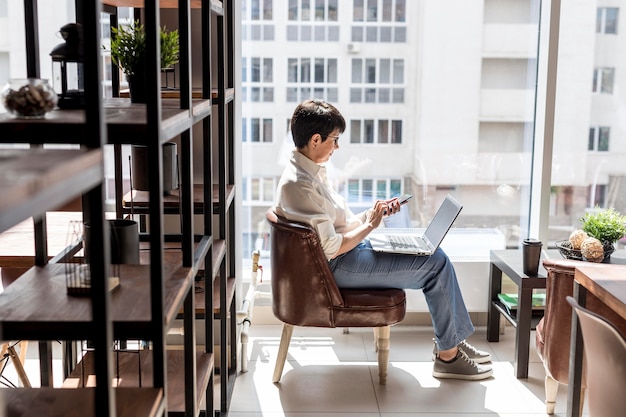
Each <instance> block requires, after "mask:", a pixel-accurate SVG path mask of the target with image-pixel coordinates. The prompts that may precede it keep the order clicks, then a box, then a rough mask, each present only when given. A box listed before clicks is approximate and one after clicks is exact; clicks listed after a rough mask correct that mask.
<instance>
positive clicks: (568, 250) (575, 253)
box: [555, 240, 615, 261]
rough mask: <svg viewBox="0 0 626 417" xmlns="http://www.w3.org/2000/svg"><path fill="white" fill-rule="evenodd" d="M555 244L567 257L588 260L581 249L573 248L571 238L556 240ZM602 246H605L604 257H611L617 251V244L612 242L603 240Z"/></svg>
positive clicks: (563, 255)
mask: <svg viewBox="0 0 626 417" xmlns="http://www.w3.org/2000/svg"><path fill="white" fill-rule="evenodd" d="M555 245H556V247H557V248H558V249H559V252H561V256H562V257H564V258H565V259H574V260H577V261H586V260H587V259H586V258H585V257H584V256H583V254H582V253H581V251H580V250H577V249H573V248H572V244H571V243H570V242H569V240H561V241H558V242H555ZM602 246H603V248H604V259H607V258H609V257H610V256H611V254H612V253H613V252H615V246H614V245H613V244H612V243H611V242H602Z"/></svg>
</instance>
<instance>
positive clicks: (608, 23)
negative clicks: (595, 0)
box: [596, 7, 619, 35]
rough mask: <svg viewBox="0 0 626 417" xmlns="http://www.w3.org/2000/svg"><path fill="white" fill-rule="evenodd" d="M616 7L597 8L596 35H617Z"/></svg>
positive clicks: (617, 11) (617, 12)
mask: <svg viewBox="0 0 626 417" xmlns="http://www.w3.org/2000/svg"><path fill="white" fill-rule="evenodd" d="M618 14H619V9H618V8H617V7H598V13H597V15H596V33H605V34H613V35H616V34H617V16H618Z"/></svg>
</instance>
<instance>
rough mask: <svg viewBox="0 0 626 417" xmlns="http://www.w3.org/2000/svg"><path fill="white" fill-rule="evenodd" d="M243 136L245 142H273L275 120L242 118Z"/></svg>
mask: <svg viewBox="0 0 626 417" xmlns="http://www.w3.org/2000/svg"><path fill="white" fill-rule="evenodd" d="M241 125H242V126H241V136H242V140H243V141H244V142H266V143H267V142H272V138H273V136H274V127H273V121H272V119H270V118H263V119H261V118H257V117H251V118H249V119H248V118H242V119H241Z"/></svg>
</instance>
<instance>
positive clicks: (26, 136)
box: [0, 98, 211, 145]
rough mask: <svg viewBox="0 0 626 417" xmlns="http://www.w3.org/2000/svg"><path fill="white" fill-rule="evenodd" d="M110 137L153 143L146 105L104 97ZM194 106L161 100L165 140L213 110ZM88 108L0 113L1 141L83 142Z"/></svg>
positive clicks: (122, 141) (125, 141) (115, 140)
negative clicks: (35, 116)
mask: <svg viewBox="0 0 626 417" xmlns="http://www.w3.org/2000/svg"><path fill="white" fill-rule="evenodd" d="M103 105H104V117H105V123H106V125H107V137H108V140H109V142H108V143H110V144H116V143H120V144H145V145H148V144H152V143H153V142H154V140H153V139H152V138H151V137H148V136H147V132H146V131H147V125H146V124H147V115H146V105H145V104H133V103H131V102H130V100H129V99H126V98H106V99H104V100H103ZM192 106H193V108H192V109H191V111H190V110H185V109H181V108H180V100H176V99H163V100H161V130H162V131H163V132H164V133H163V135H162V136H163V138H162V139H163V140H164V141H165V140H170V139H172V138H173V137H175V136H177V135H178V134H180V133H181V132H183V131H184V130H186V129H189V128H190V127H191V126H192V125H193V124H194V123H196V122H197V121H198V120H199V119H201V118H202V117H206V116H207V115H208V114H210V112H211V108H210V107H211V100H202V99H201V100H193V101H192ZM85 121H86V119H85V111H84V110H53V111H51V112H49V113H48V114H46V118H45V119H41V120H25V119H16V118H13V117H12V116H11V115H9V114H7V113H4V114H0V138H2V139H0V142H7V143H81V142H82V141H84V138H85V135H86V126H85Z"/></svg>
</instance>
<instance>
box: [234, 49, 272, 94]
mask: <svg viewBox="0 0 626 417" xmlns="http://www.w3.org/2000/svg"><path fill="white" fill-rule="evenodd" d="M241 71H242V73H241V81H242V85H243V91H242V97H243V99H242V101H244V102H245V101H252V102H265V103H271V102H273V101H274V87H273V80H274V75H273V74H274V61H273V59H272V58H260V57H252V58H245V57H244V58H242V65H241Z"/></svg>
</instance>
